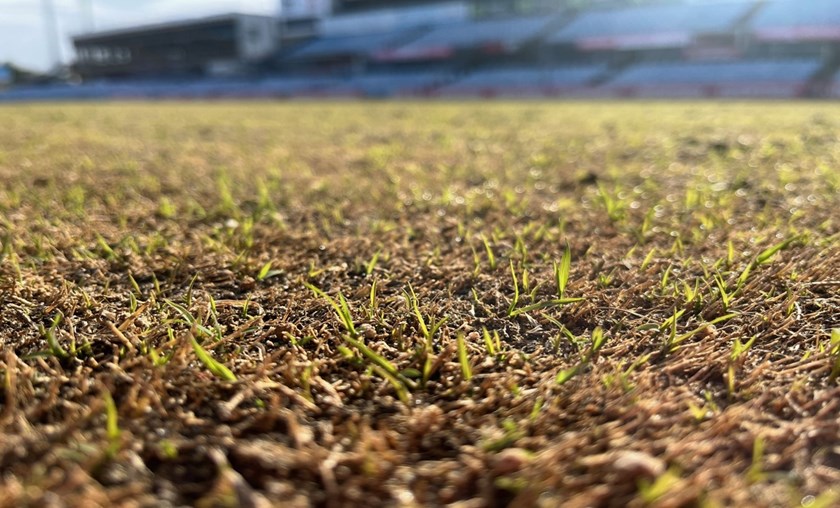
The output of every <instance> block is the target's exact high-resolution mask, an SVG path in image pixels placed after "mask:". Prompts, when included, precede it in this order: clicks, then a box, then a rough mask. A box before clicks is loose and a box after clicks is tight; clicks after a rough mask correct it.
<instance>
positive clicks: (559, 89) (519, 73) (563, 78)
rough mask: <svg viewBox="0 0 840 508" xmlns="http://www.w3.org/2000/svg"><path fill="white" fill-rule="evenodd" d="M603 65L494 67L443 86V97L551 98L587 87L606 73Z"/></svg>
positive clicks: (440, 90) (438, 91)
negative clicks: (547, 68)
mask: <svg viewBox="0 0 840 508" xmlns="http://www.w3.org/2000/svg"><path fill="white" fill-rule="evenodd" d="M604 70H605V68H604V67H603V66H600V65H590V66H579V67H565V68H556V69H550V70H545V69H538V68H533V67H509V68H500V69H499V68H496V69H493V68H490V69H484V70H479V71H476V72H473V73H471V74H469V75H468V76H466V77H464V78H463V79H461V80H459V81H457V82H455V83H452V84H450V85H447V86H444V87H441V88H440V89H439V90H437V91H436V92H435V95H438V96H443V97H497V96H500V97H548V96H552V95H561V94H563V93H565V92H569V91H572V90H576V89H579V88H583V87H586V86H587V85H588V84H589V83H590V82H591V81H592V80H593V79H595V78H596V77H598V76H599V75H600V74H602V73H603V72H604Z"/></svg>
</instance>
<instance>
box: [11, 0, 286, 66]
mask: <svg viewBox="0 0 840 508" xmlns="http://www.w3.org/2000/svg"><path fill="white" fill-rule="evenodd" d="M86 1H89V2H91V3H92V5H93V20H94V25H95V28H96V29H97V30H107V29H111V28H121V27H126V26H133V25H138V24H144V23H157V22H160V21H171V20H177V19H188V18H194V17H201V16H210V15H213V14H222V13H227V12H243V13H249V14H274V13H275V12H276V11H277V6H278V1H277V0H52V2H53V4H54V5H55V13H56V21H57V24H58V31H59V34H60V39H61V48H60V50H61V55H62V57H63V58H62V60H63V61H64V62H70V61H71V60H72V59H73V45H72V43H71V42H70V37H71V36H72V35H75V34H79V33H82V32H84V31H85V27H86V21H85V20H86V19H87V17H86V16H85V15H84V14H83V12H84V8H83V5H84V4H85V3H86ZM47 41H48V39H47V37H46V25H45V22H44V9H43V0H0V63H3V62H11V63H13V64H16V65H18V66H20V67H23V68H26V69H31V70H36V71H46V70H48V69H49V68H50V66H51V62H50V48H49V43H48V42H47Z"/></svg>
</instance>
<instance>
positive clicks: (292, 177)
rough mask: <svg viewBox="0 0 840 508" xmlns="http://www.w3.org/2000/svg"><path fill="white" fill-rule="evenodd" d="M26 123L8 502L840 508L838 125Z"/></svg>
mask: <svg viewBox="0 0 840 508" xmlns="http://www.w3.org/2000/svg"><path fill="white" fill-rule="evenodd" d="M0 116H2V127H0V239H1V241H2V250H1V251H0V252H1V253H0V259H2V262H1V263H2V264H0V337H1V338H2V344H3V352H2V354H1V355H0V367H1V368H2V369H0V370H2V374H3V385H2V390H0V401H2V409H1V410H0V468H2V472H3V474H2V475H0V505H3V506H26V505H33V506H35V505H37V506H43V505H45V504H52V505H56V506H59V505H61V504H67V505H84V506H96V505H99V506H111V505H116V504H124V505H144V506H166V505H182V504H197V505H200V506H229V505H230V506H236V505H239V506H269V505H272V504H275V505H283V506H307V505H313V506H358V505H360V504H364V505H367V506H379V505H390V506H436V505H442V504H448V503H457V504H456V505H455V506H462V507H468V506H469V507H472V506H476V507H478V506H505V505H512V506H534V505H542V506H561V505H562V506H625V505H628V506H643V505H646V504H653V505H655V506H683V505H685V506H694V505H700V506H719V505H732V506H748V505H749V506H796V505H799V504H800V503H802V504H804V505H807V506H814V507H817V506H831V505H834V504H836V503H838V502H840V500H838V498H837V497H835V496H834V495H833V494H832V492H831V491H830V487H832V486H836V485H838V484H840V417H838V413H840V385H838V381H837V379H836V377H837V374H838V373H840V331H836V332H834V336H833V337H832V330H833V329H836V328H840V312H838V311H840V296H838V289H840V261H839V259H840V246H839V245H838V244H840V241H838V238H840V237H839V236H838V233H839V232H840V214H839V213H838V209H840V122H838V118H840V107H838V106H836V105H829V104H791V105H783V104H762V103H752V104H725V105H719V104H694V103H676V104H673V103H671V104H667V103H637V104H621V103H593V104H588V103H580V104H542V103H537V102H529V103H523V104H479V103H473V104H467V105H456V104H400V103H393V104H377V103H369V104H340V103H337V104H330V103H311V104H273V103H248V104H108V105H42V106H12V107H9V106H6V107H3V108H2V109H0ZM567 245H568V251H567V247H566V246H567ZM567 261H568V263H567ZM567 268H568V269H567ZM566 272H568V276H567V275H566ZM342 299H345V301H346V304H345V303H342Z"/></svg>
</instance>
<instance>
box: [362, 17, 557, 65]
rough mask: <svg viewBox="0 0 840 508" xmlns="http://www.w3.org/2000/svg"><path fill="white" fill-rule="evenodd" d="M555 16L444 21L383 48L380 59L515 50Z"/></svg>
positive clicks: (433, 57)
mask: <svg viewBox="0 0 840 508" xmlns="http://www.w3.org/2000/svg"><path fill="white" fill-rule="evenodd" d="M551 21H552V18H551V17H544V16H543V17H533V18H514V19H494V20H482V21H466V22H461V23H452V24H448V25H441V26H438V27H436V28H433V29H431V30H430V31H429V32H427V33H425V34H423V35H421V36H420V37H418V38H417V39H415V40H414V41H412V42H409V43H407V44H403V45H401V46H398V47H396V48H394V49H390V50H384V51H379V52H378V53H377V54H376V55H375V57H376V59H377V60H380V61H395V60H413V59H437V58H449V57H451V56H453V55H454V54H455V52H456V51H463V50H478V51H482V52H484V53H491V54H493V53H512V52H513V51H515V50H517V49H518V48H519V47H520V46H522V45H523V44H525V43H527V42H528V41H529V40H531V39H533V38H534V37H536V36H537V35H538V34H539V33H540V32H541V31H542V30H543V29H544V28H545V27H546V26H547V25H548V24H549V23H550V22H551Z"/></svg>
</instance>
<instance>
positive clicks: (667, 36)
mask: <svg viewBox="0 0 840 508" xmlns="http://www.w3.org/2000/svg"><path fill="white" fill-rule="evenodd" d="M750 7H751V5H750V4H749V3H747V2H737V3H735V2H727V3H715V4H677V5H672V4H668V5H650V6H639V7H625V8H619V9H600V10H593V11H589V12H583V13H582V14H580V16H578V17H577V18H576V19H574V20H573V21H571V22H570V23H569V24H567V25H566V26H564V27H562V28H560V29H559V30H558V31H556V32H555V33H553V34H551V35H549V36H548V37H547V38H546V43H547V44H570V45H574V46H576V47H578V48H580V49H583V50H620V49H644V48H660V47H683V46H687V45H688V44H690V43H691V41H692V38H693V36H694V35H696V34H701V33H714V32H724V31H726V30H729V29H731V28H732V26H733V25H734V24H735V23H737V22H738V21H739V20H740V19H741V18H742V17H743V16H745V15H746V14H747V13H748V11H749V9H750Z"/></svg>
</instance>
